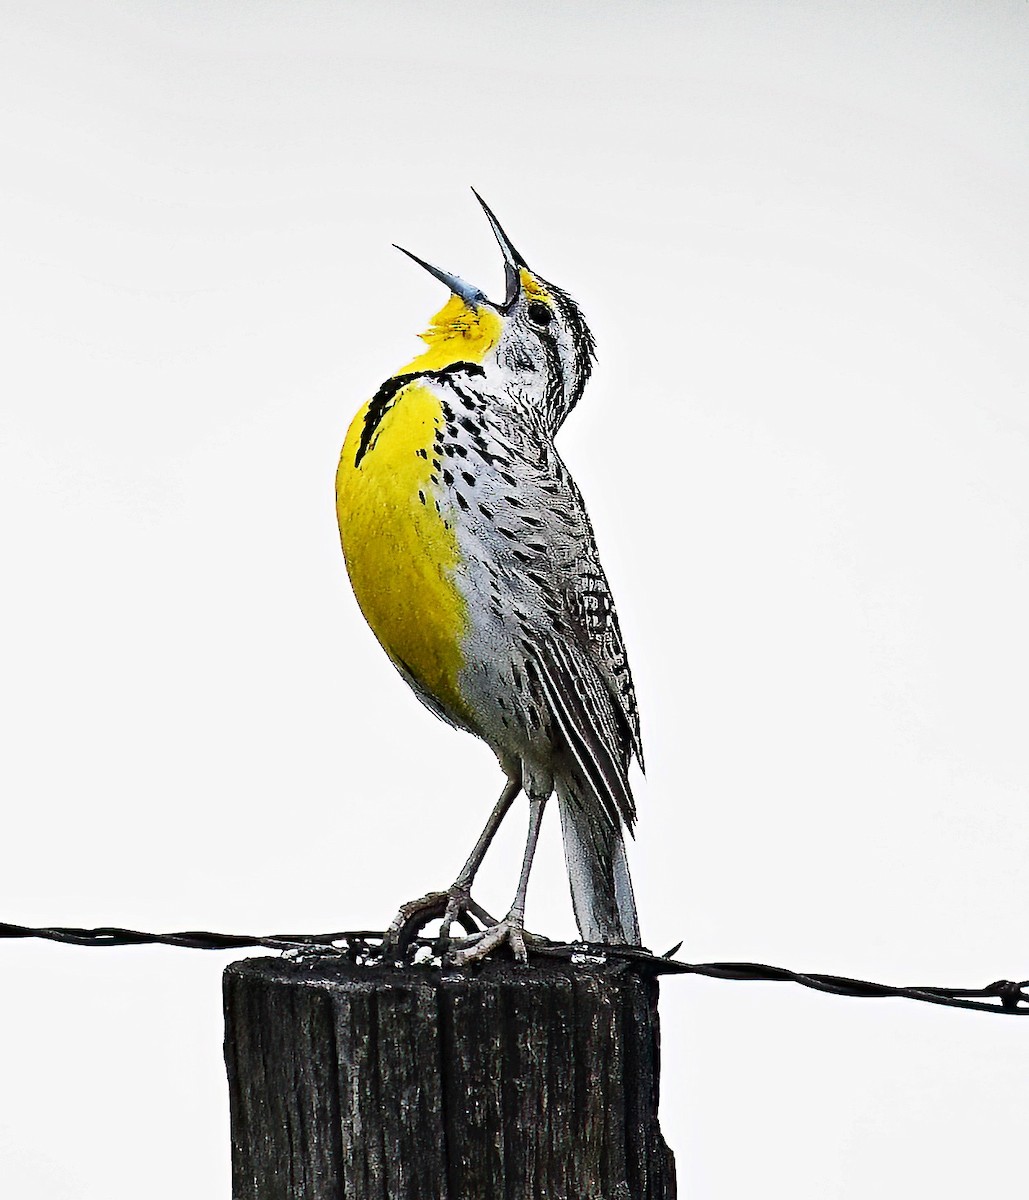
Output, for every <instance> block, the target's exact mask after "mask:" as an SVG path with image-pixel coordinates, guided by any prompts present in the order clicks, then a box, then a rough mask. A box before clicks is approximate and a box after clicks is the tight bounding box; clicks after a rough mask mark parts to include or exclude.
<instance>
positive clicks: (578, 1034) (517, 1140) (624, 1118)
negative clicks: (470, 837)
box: [225, 958, 676, 1200]
mask: <svg viewBox="0 0 1029 1200" xmlns="http://www.w3.org/2000/svg"><path fill="white" fill-rule="evenodd" d="M657 992H658V988H657V982H656V980H654V979H653V978H648V977H646V976H644V975H641V974H640V973H639V972H637V971H635V970H633V969H632V968H629V967H627V966H626V965H625V964H624V963H623V964H621V965H616V964H604V965H577V964H573V963H569V962H556V961H552V960H545V959H544V960H541V959H538V958H536V959H534V960H533V962H532V964H531V965H530V966H528V967H524V966H518V965H516V964H513V963H507V962H501V961H488V962H486V963H485V964H483V965H482V966H480V967H478V968H477V969H475V970H456V969H447V968H442V969H441V968H439V967H431V966H411V967H394V966H389V965H377V966H361V965H355V964H352V963H348V962H346V961H345V960H336V959H331V958H320V959H317V960H314V961H308V962H304V961H291V960H289V959H279V958H251V959H245V960H243V961H241V962H237V963H233V964H232V965H231V966H229V967H228V968H227V969H226V972H225V1021H226V1035H225V1058H226V1065H227V1068H228V1076H229V1096H230V1106H231V1119H232V1173H233V1197H234V1200H673V1198H674V1197H675V1194H676V1193H675V1168H674V1161H673V1158H672V1154H671V1152H670V1151H669V1149H668V1147H667V1146H666V1145H665V1142H664V1139H663V1138H662V1136H661V1131H660V1128H659V1126H658V1119H657V1102H658V1072H659V1049H658V1020H657Z"/></svg>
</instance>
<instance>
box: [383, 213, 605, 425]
mask: <svg viewBox="0 0 1029 1200" xmlns="http://www.w3.org/2000/svg"><path fill="white" fill-rule="evenodd" d="M475 198H476V199H477V200H478V201H479V203H480V204H481V205H482V207H483V209H484V210H485V213H486V216H487V217H488V218H489V222H490V225H491V226H492V227H493V232H494V234H495V235H496V239H497V242H498V243H499V244H500V249H501V251H502V252H503V255H504V276H505V280H506V284H507V288H506V295H505V297H504V300H503V302H502V303H498V302H496V301H494V300H490V299H489V298H488V297H487V296H486V294H485V293H484V292H483V291H481V289H479V288H477V287H474V286H473V285H472V284H469V283H466V282H465V281H464V280H463V279H461V278H460V277H459V276H457V275H451V274H450V273H449V272H447V271H442V270H440V268H439V267H434V266H432V265H431V264H430V263H427V262H425V261H424V260H423V259H421V258H418V256H417V255H415V254H412V253H411V252H410V250H403V247H400V246H398V247H397V249H399V250H403V253H404V254H406V255H407V256H408V257H409V258H412V259H414V261H415V262H416V263H418V264H419V266H422V267H424V268H425V270H427V271H428V272H429V274H430V275H433V276H435V277H436V278H437V279H438V280H440V282H441V283H445V284H446V286H447V287H448V288H450V291H451V293H452V295H451V297H450V300H449V301H448V302H447V304H446V305H444V307H443V308H442V309H441V310H440V312H439V313H437V314H436V317H435V318H434V320H433V323H432V325H431V327H430V328H429V330H428V331H427V332H426V333H424V334H423V335H422V337H423V338H424V340H425V341H426V342H427V343H428V346H429V349H428V350H427V351H426V352H425V353H424V354H423V355H421V356H420V357H419V358H418V359H416V360H415V362H414V363H412V364H411V368H416V367H417V368H439V367H442V366H447V365H449V364H450V363H452V362H457V361H459V360H461V359H466V360H469V361H472V362H476V363H479V364H481V365H482V366H483V367H484V368H486V371H487V376H488V377H489V376H490V375H493V373H494V371H496V372H497V374H498V376H499V382H500V383H501V384H505V383H506V384H507V385H508V387H507V391H508V392H509V394H512V395H516V396H520V397H524V398H525V400H526V401H527V402H528V403H529V404H532V405H533V406H535V407H536V408H537V409H538V410H539V415H540V416H541V417H542V418H543V420H544V422H545V423H546V424H547V425H548V427H549V428H550V429H551V430H552V431H553V432H556V431H557V429H558V428H559V427H560V426H561V424H562V422H563V421H564V419H565V417H566V416H567V415H568V414H569V413H570V412H571V411H572V409H573V408H574V407H575V405H576V404H577V403H578V402H579V397H580V396H581V395H582V392H583V388H584V387H585V386H586V381H587V379H589V376H590V372H591V370H592V369H593V360H594V357H595V354H594V349H593V347H594V342H593V335H592V334H591V333H590V331H589V328H588V326H587V325H586V322H585V320H584V318H583V315H582V312H581V311H580V309H579V307H578V305H577V304H576V303H575V301H574V300H573V299H572V298H571V296H569V295H568V293H567V292H564V291H562V290H561V289H560V288H558V287H555V286H554V285H553V284H552V283H548V282H547V281H546V280H545V279H543V278H542V276H540V275H537V274H536V273H535V272H534V271H533V270H531V269H530V267H529V266H528V264H527V263H526V262H525V260H524V259H523V258H522V256H521V255H520V254H519V253H518V251H517V250H516V249H515V248H514V246H513V245H512V243H511V239H510V238H509V237H508V236H507V234H506V233H505V232H504V230H503V229H502V228H501V225H500V222H499V221H498V220H497V218H496V217H495V216H494V215H493V213H492V212H491V211H490V208H489V206H488V205H487V204H486V202H485V201H484V200H483V199H482V197H481V196H480V195H479V194H478V192H475ZM411 368H409V369H411Z"/></svg>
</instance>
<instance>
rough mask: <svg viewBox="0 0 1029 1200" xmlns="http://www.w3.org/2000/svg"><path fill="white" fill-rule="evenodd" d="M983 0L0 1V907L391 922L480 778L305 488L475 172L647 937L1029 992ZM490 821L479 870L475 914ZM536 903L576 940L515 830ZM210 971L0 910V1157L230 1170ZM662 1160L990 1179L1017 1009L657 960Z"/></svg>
mask: <svg viewBox="0 0 1029 1200" xmlns="http://www.w3.org/2000/svg"><path fill="white" fill-rule="evenodd" d="M1027 51H1029V8H1027V6H1026V5H1025V4H1024V3H1021V2H1017V3H1000V2H998V3H976V4H973V3H960V2H953V3H945V4H944V3H925V4H912V3H906V4H904V3H902V4H890V5H884V4H869V3H856V4H842V3H841V4H835V5H816V4H811V5H804V4H796V3H763V4H747V3H730V2H721V3H713V2H708V3H684V4H678V5H673V4H656V3H655V4H645V3H636V4H632V5H629V4H624V5H604V4H600V3H596V2H594V3H590V4H589V5H587V4H570V3H565V4H527V3H520V4H518V5H513V4H512V5H508V6H501V5H492V6H489V5H485V6H484V5H480V6H468V5H458V4H451V3H442V2H439V3H433V4H385V3H380V4H367V5H362V6H358V5H347V4H342V3H314V2H309V0H298V2H294V3H285V2H280V3H227V2H222V3H185V2H182V0H178V2H176V3H140V2H135V3H128V2H126V3H121V4H116V3H105V2H99V3H92V4H80V3H46V2H44V3H39V2H36V0H32V2H24V3H19V2H13V0H8V2H7V3H6V4H4V6H3V10H2V14H0V114H2V115H0V231H2V233H0V236H2V238H3V243H4V248H3V258H2V261H3V266H2V270H0V304H2V317H0V329H2V335H3V344H4V350H3V354H2V365H0V372H2V379H0V396H2V405H3V420H2V427H0V429H2V442H0V513H2V544H0V555H2V563H3V567H2V570H3V583H2V589H0V621H2V630H3V632H2V656H3V666H2V672H0V704H2V708H3V711H2V714H0V728H2V730H3V742H4V747H3V751H2V755H0V790H2V794H3V837H2V843H0V868H2V873H0V920H8V921H15V922H21V923H25V924H33V925H37V924H38V925H42V924H47V923H64V924H77V925H92V924H125V925H130V926H135V927H138V928H148V929H153V928H156V929H180V928H196V927H201V928H215V929H222V930H234V931H246V932H271V931H275V930H294V929H295V930H321V929H334V928H341V927H342V928H355V927H356V928H360V927H381V926H382V925H383V924H384V922H385V921H386V920H388V918H389V916H390V915H391V914H392V912H393V910H394V909H395V907H396V906H397V904H398V903H399V902H400V901H401V900H403V899H406V898H408V897H410V896H412V895H416V894H421V893H422V892H424V891H426V890H427V889H429V888H431V887H434V886H439V885H445V884H446V883H448V882H449V880H450V879H451V878H452V876H453V874H454V873H455V871H456V869H457V867H458V866H459V865H460V863H461V862H462V861H463V859H464V856H465V853H466V851H467V850H468V848H469V846H470V844H471V842H472V840H473V839H474V837H475V835H476V834H477V832H478V830H479V827H480V825H481V823H482V821H483V819H484V818H485V815H486V812H487V811H488V808H489V806H490V805H491V804H492V802H493V800H494V798H495V795H496V794H497V792H498V789H499V786H500V782H501V780H500V776H499V772H498V770H497V768H496V765H495V763H494V762H493V760H492V758H491V755H490V753H489V751H488V750H487V749H485V748H484V747H483V746H481V745H478V744H476V743H474V742H473V741H472V740H471V739H469V738H467V737H463V736H461V735H457V734H455V733H453V732H451V731H448V730H447V729H446V728H444V727H443V726H442V725H439V724H438V723H436V722H434V721H433V720H432V718H431V717H430V716H429V715H428V714H427V713H426V712H425V711H424V710H423V709H422V708H421V707H420V705H419V704H418V703H417V701H416V700H415V699H414V697H413V696H412V695H410V694H409V693H408V692H407V690H406V688H405V686H404V685H403V683H402V682H401V680H400V679H399V677H398V676H397V675H396V674H395V672H394V671H393V670H392V668H391V667H390V666H389V664H388V663H387V661H386V659H385V657H384V656H383V655H382V653H381V651H380V650H379V648H378V647H377V646H376V644H375V642H374V639H373V638H372V636H371V634H370V633H369V632H368V630H367V629H366V628H365V626H364V624H363V622H362V620H361V617H360V615H359V613H358V611H357V608H356V605H355V603H354V600H353V598H352V596H351V594H350V591H349V587H348V585H347V582H346V578H345V573H344V569H343V564H342V559H341V556H340V553H339V547H338V542H337V535H336V530H335V523H334V514H333V506H332V479H333V473H334V470H335V464H336V458H337V454H338V448H339V444H340V442H341V440H342V437H343V433H344V430H345V428H346V425H347V424H348V422H349V420H350V417H351V415H352V413H353V412H354V410H356V408H357V407H358V405H359V404H360V403H361V402H362V400H363V399H364V398H365V397H366V396H367V395H368V394H369V393H370V392H372V391H373V390H374V389H375V388H376V387H377V386H378V384H379V383H380V382H381V380H382V379H383V378H384V377H385V376H386V375H388V374H390V373H391V372H392V371H393V370H394V369H396V368H397V367H398V366H400V365H402V364H403V363H404V362H406V361H407V360H408V359H409V358H410V357H411V356H412V354H413V353H414V352H415V351H416V350H417V347H418V343H417V342H416V341H415V336H414V335H415V334H417V333H418V332H419V331H420V330H421V329H422V328H424V326H425V323H426V320H427V318H428V317H429V316H430V314H431V313H432V312H434V311H435V309H436V308H437V307H438V306H439V304H440V303H441V302H442V300H443V299H444V296H443V295H442V292H441V289H440V288H439V286H438V285H437V284H435V283H434V282H433V281H432V280H431V279H430V278H429V277H428V276H427V275H425V274H423V273H422V272H420V271H418V270H417V268H415V267H413V266H412V264H411V263H409V262H408V261H406V260H405V259H403V258H402V257H401V256H400V255H399V254H397V252H396V251H395V250H392V249H391V248H390V243H391V242H393V241H399V242H400V243H401V244H403V245H406V246H408V247H410V248H411V249H412V250H414V251H415V252H417V253H419V254H422V255H424V256H426V257H428V258H429V259H431V260H433V261H436V262H439V263H440V264H441V265H442V266H444V267H446V268H448V269H450V270H455V271H458V272H460V273H461V274H462V275H464V276H465V277H466V278H468V279H471V280H473V281H475V282H476V283H480V284H482V285H483V286H484V287H486V288H487V289H492V290H493V291H494V292H499V291H500V289H501V287H502V270H501V263H500V258H499V255H498V253H497V251H496V248H495V245H494V243H493V239H492V237H491V235H490V232H489V229H488V227H487V225H486V222H485V221H484V219H483V217H482V215H481V214H480V212H479V210H478V208H477V206H476V204H475V202H474V199H473V197H472V195H471V193H470V191H469V190H468V189H469V186H470V185H474V186H476V187H477V188H478V189H479V190H480V191H481V192H482V193H483V195H484V196H485V197H486V198H487V199H488V200H489V201H490V203H491V204H492V205H493V206H494V208H495V209H496V211H497V213H498V215H499V216H500V218H501V220H502V221H503V222H504V223H505V225H506V226H507V228H508V230H509V232H510V233H511V236H512V238H513V239H514V241H515V243H516V245H518V247H519V248H520V250H521V251H522V252H523V254H524V255H525V256H526V257H527V258H528V260H529V261H530V262H531V263H532V264H533V265H534V266H537V267H538V269H539V270H540V271H541V272H542V273H543V274H544V275H546V276H547V277H548V278H550V279H553V280H554V281H555V282H557V283H559V284H561V285H562V286H565V287H567V288H568V289H569V290H570V291H571V292H572V294H573V295H575V296H576V298H577V299H578V300H579V301H580V302H581V304H582V306H583V308H584V310H585V312H586V314H587V316H588V317H589V319H590V321H591V323H592V325H593V327H594V329H595V332H596V334H597V338H598V344H599V352H600V361H599V364H598V368H597V372H596V376H595V379H594V382H593V383H592V384H591V385H590V388H589V390H588V392H587V395H586V397H585V399H584V401H583V403H582V405H581V408H580V410H579V411H578V412H577V413H576V415H575V416H574V417H573V418H572V419H571V420H570V421H569V423H568V425H567V426H566V429H565V431H564V433H563V435H562V439H561V445H562V449H563V451H564V453H565V455H566V458H567V460H568V461H569V463H570V465H571V466H572V469H573V470H574V471H575V473H576V475H577V477H578V479H579V481H580V483H581V485H582V488H583V491H584V492H585V495H586V497H587V500H588V502H589V505H590V509H591V512H592V514H593V517H594V521H595V524H596V527H597V530H598V537H599V540H600V545H601V550H602V552H603V554H604V558H605V562H606V565H607V568H608V572H609V574H610V576H611V579H612V583H613V586H614V589H615V594H616V597H617V600H618V605H619V610H620V613H621V616H622V621H623V625H624V628H625V632H626V637H627V640H628V643H629V648H630V651H631V654H632V658H633V663H634V669H635V673H636V678H637V688H638V691H639V695H640V703H641V707H642V712H643V720H644V739H645V743H646V749H647V757H648V766H649V774H648V776H647V778H646V780H645V781H640V783H639V787H638V800H639V807H640V812H641V820H640V826H639V836H638V840H637V843H636V846H635V848H634V851H633V864H634V871H635V877H636V882H637V892H638V897H639V901H640V908H641V913H642V919H643V926H644V934H645V939H646V940H647V941H648V942H649V944H650V945H652V946H653V947H654V948H655V949H657V950H659V951H662V950H665V949H666V948H667V947H668V946H670V945H672V944H673V943H674V942H676V941H678V940H679V938H685V939H686V944H685V947H684V951H683V953H684V955H686V956H687V957H689V958H691V959H694V960H698V961H702V960H717V959H750V960H756V961H759V962H770V963H775V964H780V965H785V966H791V967H794V968H795V969H804V970H814V971H829V972H841V973H846V974H852V975H856V976H859V977H865V978H873V979H879V980H884V981H888V982H895V983H911V984H914V983H923V984H931V983H939V984H950V985H954V986H958V985H967V986H977V985H981V984H985V983H988V982H990V981H991V980H993V979H996V978H998V977H1005V976H1006V977H1009V978H1021V977H1025V976H1029V939H1027V937H1026V919H1025V918H1026V910H1027V902H1029V882H1027V874H1026V863H1027V860H1029V805H1027V802H1026V790H1027V781H1029V740H1027V737H1026V730H1027V727H1029V686H1027V678H1029V635H1027V620H1026V613H1027V612H1029V557H1027V531H1029V415H1027V411H1026V386H1025V378H1026V345H1027V342H1026V316H1027V305H1026V278H1027V276H1026V268H1027V265H1029V264H1027V255H1026V249H1027V240H1029V238H1027V221H1026V212H1027V211H1029V155H1027V153H1026V151H1027V144H1026V135H1027V127H1029V118H1027V111H1029V110H1027V101H1029V72H1027V70H1026V63H1027ZM523 828H524V811H523V810H521V809H518V810H516V813H515V815H514V816H513V817H512V819H511V821H510V823H509V826H508V828H507V829H506V830H505V833H504V836H503V838H502V839H501V842H500V844H499V845H498V847H497V849H496V850H495V851H494V853H493V856H492V857H491V858H490V860H489V862H488V866H487V868H486V870H485V872H484V875H483V881H482V888H481V895H482V899H483V900H484V902H487V903H488V904H489V905H490V906H491V907H492V906H493V905H495V906H496V907H497V908H503V907H504V906H505V904H506V903H507V900H508V898H509V894H510V891H511V889H512V888H513V885H514V879H515V875H516V871H517V861H518V854H519V852H520V850H519V846H520V842H521V839H522V836H523ZM544 837H545V845H544V848H543V851H542V853H541V857H540V860H539V866H538V871H537V874H536V876H535V877H534V880H533V886H532V889H531V892H530V906H529V923H530V926H532V927H536V928H539V929H541V930H543V931H545V932H548V933H551V934H553V935H566V934H570V933H571V932H572V929H573V926H572V921H571V913H570V906H569V904H568V901H567V898H566V887H565V882H564V878H563V870H562V864H561V859H560V850H559V846H558V842H559V839H558V836H557V822H556V820H555V819H554V818H553V817H551V819H550V820H548V822H547V823H546V824H545V827H544ZM232 957H233V955H206V956H205V955H203V954H200V953H197V952H186V951H174V950H164V949H138V950H112V951H98V950H77V949H73V948H63V947H56V946H51V945H46V944H15V943H6V944H0V1191H2V1193H3V1195H4V1196H5V1197H8V1196H9V1197H12V1200H13V1198H14V1197H17V1198H18V1200H72V1198H74V1200H138V1197H139V1196H140V1195H142V1194H145V1195H146V1196H147V1197H148V1200H173V1198H174V1200H179V1198H181V1197H183V1196H190V1197H194V1198H198V1200H208V1198H212V1200H213V1198H218V1200H225V1198H226V1197H227V1196H228V1195H229V1168H228V1114H227V1096H226V1088H225V1084H224V1077H223V1068H222V1061H221V1032H222V1031H221V1013H220V995H219V987H220V971H221V968H222V966H223V965H224V964H225V962H227V961H229V960H230V959H231V958H232ZM662 1015H663V1023H664V1024H663V1031H664V1051H665V1056H664V1096H663V1123H664V1129H665V1134H666V1137H667V1138H668V1141H669V1142H670V1143H671V1145H672V1147H673V1148H674V1150H675V1152H676V1155H677V1158H678V1163H679V1172H680V1180H681V1187H682V1191H683V1193H684V1194H685V1195H688V1196H690V1197H693V1198H694V1200H738V1198H739V1197H741V1196H747V1195H756V1194H760V1195H762V1196H764V1197H770V1198H779V1197H787V1196H788V1197H790V1198H791V1200H830V1198H832V1200H857V1198H858V1197H861V1198H862V1200H863V1198H864V1197H866V1196H869V1195H874V1196H876V1197H879V1198H881V1200H900V1198H901V1197H905V1198H907V1197H911V1196H916V1197H919V1196H929V1195H932V1196H933V1197H934V1200H951V1198H954V1200H956V1198H957V1197H965V1196H968V1195H989V1194H993V1193H999V1192H1003V1193H1006V1194H1012V1189H1015V1190H1016V1191H1017V1190H1019V1189H1020V1188H1021V1189H1024V1180H1025V1154H1024V1147H1025V1129H1026V1116H1027V1111H1029V1045H1027V1039H1026V1035H1027V1033H1029V1025H1026V1024H1024V1023H1022V1024H1019V1023H1018V1022H1016V1021H1014V1020H1004V1019H1002V1018H998V1017H992V1016H981V1015H974V1014H967V1013H962V1012H956V1011H947V1010H938V1009H933V1008H927V1007H922V1006H918V1005H915V1004H908V1003H904V1002H896V1001H870V1000H866V1001H856V1000H844V999H836V998H831V997H826V996H821V995H817V994H813V993H807V992H804V991H802V990H800V989H796V988H790V987H787V986H784V985H770V984H769V985H760V984H746V983H724V982H708V981H702V980H688V979H687V980H673V981H670V982H668V983H667V984H666V985H665V987H664V991H663V998H662Z"/></svg>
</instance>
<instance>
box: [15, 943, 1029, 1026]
mask: <svg viewBox="0 0 1029 1200" xmlns="http://www.w3.org/2000/svg"><path fill="white" fill-rule="evenodd" d="M19 938H41V939H44V940H46V941H51V942H60V943H63V944H65V945H72V946H177V947H180V948H183V949H187V950H240V949H248V948H261V949H267V950H278V951H280V952H282V953H286V954H288V955H290V956H295V957H323V956H337V957H341V958H344V959H346V960H348V961H350V962H355V963H363V964H369V965H371V964H375V963H389V962H393V963H397V964H398V965H411V964H414V963H419V962H434V961H436V962H438V961H439V952H440V946H439V943H438V941H437V940H436V939H433V938H428V937H412V938H410V939H408V940H407V941H406V942H405V943H403V944H401V945H398V946H391V945H390V944H389V943H388V942H387V941H386V935H385V934H384V933H382V932H381V931H378V930H348V931H343V932H337V933H282V934H269V935H265V936H261V937H255V936H252V935H250V934H233V933H211V932H208V931H206V930H187V931H183V932H179V933H142V932H140V931H138V930H135V929H122V928H119V927H117V926H101V927H99V928H97V929H78V928H72V927H66V926H55V927H50V928H39V929H36V928H32V927H30V926H27V925H12V924H6V923H3V922H0V939H19ZM678 949H679V947H678V946H675V947H673V948H672V949H671V950H669V951H668V953H667V954H664V955H656V954H651V953H650V951H649V950H645V949H643V948H642V947H636V946H590V945H585V944H583V943H581V942H574V943H564V942H550V941H547V940H545V939H542V938H534V939H533V940H532V943H531V954H532V955H534V956H539V957H541V958H553V959H562V960H565V961H568V962H572V963H592V964H613V965H616V966H620V967H622V968H623V969H629V968H636V969H637V970H640V971H643V972H645V973H649V974H652V975H703V976H706V977H707V978H710V979H736V980H751V981H762V982H777V983H796V984H799V985H800V986H801V987H806V988H811V989H813V990H814V991H819V992H828V993H830V994H831V995H835V996H850V997H854V998H859V999H872V998H881V997H890V996H892V997H901V998H903V999H906V1000H918V1001H921V1002H923V1003H925V1004H940V1005H946V1006H948V1007H951V1008H965V1009H972V1010H974V1011H977V1012H992V1013H1002V1014H1004V1015H1008V1016H1026V1015H1029V980H1021V981H1020V982H1013V981H1012V980H1010V979H998V980H997V981H996V982H994V983H991V984H987V986H986V987H981V988H946V987H893V986H891V985H889V984H884V983H870V982H868V981H867V980H864V979H850V978H848V977H847V976H844V975H824V974H815V973H805V972H801V971H789V970H787V969H785V968H784V967H770V966H766V965H764V964H762V963H748V962H718V963H688V962H683V961H682V960H681V959H677V958H673V957H672V955H674V954H675V953H676V951H678Z"/></svg>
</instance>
